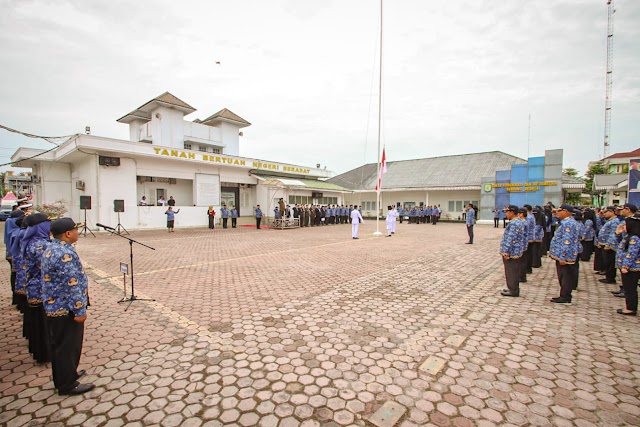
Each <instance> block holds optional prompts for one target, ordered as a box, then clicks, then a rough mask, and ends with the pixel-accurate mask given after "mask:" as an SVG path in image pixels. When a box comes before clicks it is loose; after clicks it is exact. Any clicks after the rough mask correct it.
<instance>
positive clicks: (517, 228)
mask: <svg viewBox="0 0 640 427" xmlns="http://www.w3.org/2000/svg"><path fill="white" fill-rule="evenodd" d="M524 229H525V224H524V221H523V220H522V219H520V218H517V217H516V218H514V219H513V220H511V221H509V224H507V228H505V230H504V234H503V235H502V242H500V255H508V256H509V258H520V257H521V256H522V253H523V252H524V250H525V248H526V239H527V235H526V233H525V230H524Z"/></svg>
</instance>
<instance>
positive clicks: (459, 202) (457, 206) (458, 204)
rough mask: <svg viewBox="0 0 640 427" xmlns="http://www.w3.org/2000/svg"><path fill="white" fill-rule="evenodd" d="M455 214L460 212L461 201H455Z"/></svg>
mask: <svg viewBox="0 0 640 427" xmlns="http://www.w3.org/2000/svg"><path fill="white" fill-rule="evenodd" d="M456 212H462V201H461V200H456Z"/></svg>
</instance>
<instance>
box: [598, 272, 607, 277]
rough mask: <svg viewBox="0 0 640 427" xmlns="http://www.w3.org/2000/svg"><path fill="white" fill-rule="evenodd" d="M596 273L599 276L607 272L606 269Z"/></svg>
mask: <svg viewBox="0 0 640 427" xmlns="http://www.w3.org/2000/svg"><path fill="white" fill-rule="evenodd" d="M596 274H597V275H598V276H604V275H605V274H607V273H605V272H604V271H596Z"/></svg>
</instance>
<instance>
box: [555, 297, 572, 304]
mask: <svg viewBox="0 0 640 427" xmlns="http://www.w3.org/2000/svg"><path fill="white" fill-rule="evenodd" d="M551 302H554V303H556V304H571V300H570V299H565V298H560V297H557V298H551Z"/></svg>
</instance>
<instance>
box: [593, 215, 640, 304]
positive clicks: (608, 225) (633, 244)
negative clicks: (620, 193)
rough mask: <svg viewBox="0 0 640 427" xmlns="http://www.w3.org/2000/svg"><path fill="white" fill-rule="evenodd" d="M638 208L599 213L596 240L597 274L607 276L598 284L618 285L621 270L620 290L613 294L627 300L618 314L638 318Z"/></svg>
mask: <svg viewBox="0 0 640 427" xmlns="http://www.w3.org/2000/svg"><path fill="white" fill-rule="evenodd" d="M637 211H638V208H637V206H636V205H634V204H631V203H627V204H625V205H623V206H608V207H606V208H603V209H601V210H600V211H599V217H600V221H599V222H600V227H599V230H598V234H597V238H596V241H595V243H596V249H595V253H596V257H595V259H594V271H595V273H596V274H599V275H603V276H605V277H604V278H602V279H600V280H599V282H601V283H605V284H617V282H616V274H617V271H618V270H620V276H621V281H622V283H621V285H620V288H619V289H618V290H616V291H612V292H611V293H612V294H613V295H614V296H615V297H619V298H624V299H625V308H624V309H619V310H617V312H618V313H619V314H623V315H633V316H635V315H636V313H637V311H638V290H637V286H638V279H639V278H640V276H639V275H640V273H639V271H640V259H639V255H638V244H639V242H638V237H639V236H640V215H639V214H638V212H637Z"/></svg>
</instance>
